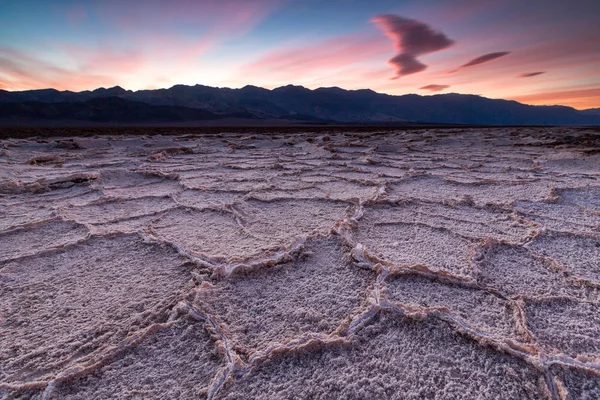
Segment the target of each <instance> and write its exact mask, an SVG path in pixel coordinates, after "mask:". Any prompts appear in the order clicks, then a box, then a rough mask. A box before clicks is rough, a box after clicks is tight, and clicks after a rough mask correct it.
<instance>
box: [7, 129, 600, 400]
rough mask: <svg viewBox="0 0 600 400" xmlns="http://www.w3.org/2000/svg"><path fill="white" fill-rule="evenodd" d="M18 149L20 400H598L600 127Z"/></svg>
mask: <svg viewBox="0 0 600 400" xmlns="http://www.w3.org/2000/svg"><path fill="white" fill-rule="evenodd" d="M308 130H310V128H307V132H303V133H289V134H285V135H277V134H252V133H239V132H238V133H235V132H233V133H221V134H210V135H201V134H190V133H189V132H183V133H181V134H180V135H177V134H176V133H177V132H176V129H174V130H173V132H172V133H174V134H175V135H153V136H149V135H147V136H139V135H137V136H134V135H127V130H126V129H124V130H121V131H115V134H113V135H108V136H107V135H100V136H88V137H81V138H75V139H73V138H62V139H61V138H48V137H46V138H35V137H32V138H20V139H17V138H14V139H3V140H0V396H2V398H6V399H13V398H44V399H106V398H127V399H129V398H140V399H201V398H210V399H213V398H214V399H254V398H260V399H424V398H426V399H546V398H547V399H567V398H568V399H598V398H600V134H599V133H595V132H594V131H591V130H589V131H586V130H585V129H579V130H576V129H568V128H497V129H445V130H442V129H439V130H438V129H429V130H427V129H421V130H415V131H409V130H408V131H406V130H405V131H397V132H395V131H393V130H389V129H387V130H385V131H381V132H370V133H369V132H354V133H353V132H340V131H339V130H338V131H335V132H330V133H327V132H324V131H319V132H309V131H308Z"/></svg>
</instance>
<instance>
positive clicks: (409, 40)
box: [372, 14, 454, 78]
mask: <svg viewBox="0 0 600 400" xmlns="http://www.w3.org/2000/svg"><path fill="white" fill-rule="evenodd" d="M372 22H374V23H376V24H377V26H378V27H379V28H380V29H381V30H382V31H383V32H384V33H385V34H386V35H387V36H388V37H389V38H390V39H392V40H393V41H394V47H395V48H396V50H398V52H399V53H398V54H397V55H396V56H394V57H393V58H391V59H390V60H389V63H390V64H392V65H393V66H395V67H396V77H397V78H398V77H401V76H404V75H410V74H414V73H417V72H421V71H423V70H425V69H426V68H427V65H425V64H423V63H422V62H420V61H419V60H418V59H417V57H418V56H422V55H424V54H429V53H434V52H436V51H440V50H444V49H446V48H448V47H450V46H452V45H453V44H454V41H453V40H452V39H450V38H448V37H447V36H446V35H445V34H443V33H442V32H439V31H435V30H433V29H432V28H431V27H430V26H429V25H427V24H425V23H423V22H421V21H417V20H414V19H408V18H403V17H400V16H397V15H389V14H388V15H380V16H377V17H375V18H373V19H372Z"/></svg>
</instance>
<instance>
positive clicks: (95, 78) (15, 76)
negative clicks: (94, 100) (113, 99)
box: [0, 47, 115, 90]
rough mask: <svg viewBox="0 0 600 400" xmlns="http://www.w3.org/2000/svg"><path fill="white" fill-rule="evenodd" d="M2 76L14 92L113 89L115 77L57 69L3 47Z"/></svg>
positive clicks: (0, 64)
mask: <svg viewBox="0 0 600 400" xmlns="http://www.w3.org/2000/svg"><path fill="white" fill-rule="evenodd" d="M0 75H2V76H3V77H4V79H5V85H6V87H7V88H9V89H11V90H25V89H39V88H50V87H52V88H55V89H72V90H83V89H89V88H95V87H98V86H113V85H114V84H115V79H114V77H109V76H107V75H102V74H96V73H89V72H80V71H78V70H73V69H67V68H62V67H57V66H56V65H54V64H52V63H50V62H48V61H45V60H42V59H39V58H36V57H33V56H31V55H29V54H27V53H25V52H23V51H21V50H17V49H13V48H8V47H0Z"/></svg>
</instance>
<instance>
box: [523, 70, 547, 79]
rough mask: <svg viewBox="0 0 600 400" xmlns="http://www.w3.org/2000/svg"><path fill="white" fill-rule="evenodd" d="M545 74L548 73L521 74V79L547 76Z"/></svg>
mask: <svg viewBox="0 0 600 400" xmlns="http://www.w3.org/2000/svg"><path fill="white" fill-rule="evenodd" d="M545 73H546V71H539V72H526V73H524V74H520V75H519V78H532V77H534V76H538V75H542V74H545Z"/></svg>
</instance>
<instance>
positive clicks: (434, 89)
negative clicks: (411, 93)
mask: <svg viewBox="0 0 600 400" xmlns="http://www.w3.org/2000/svg"><path fill="white" fill-rule="evenodd" d="M449 87H450V85H427V86H423V87H421V88H419V89H421V90H429V91H430V92H441V91H442V90H446V89H448V88H449Z"/></svg>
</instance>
